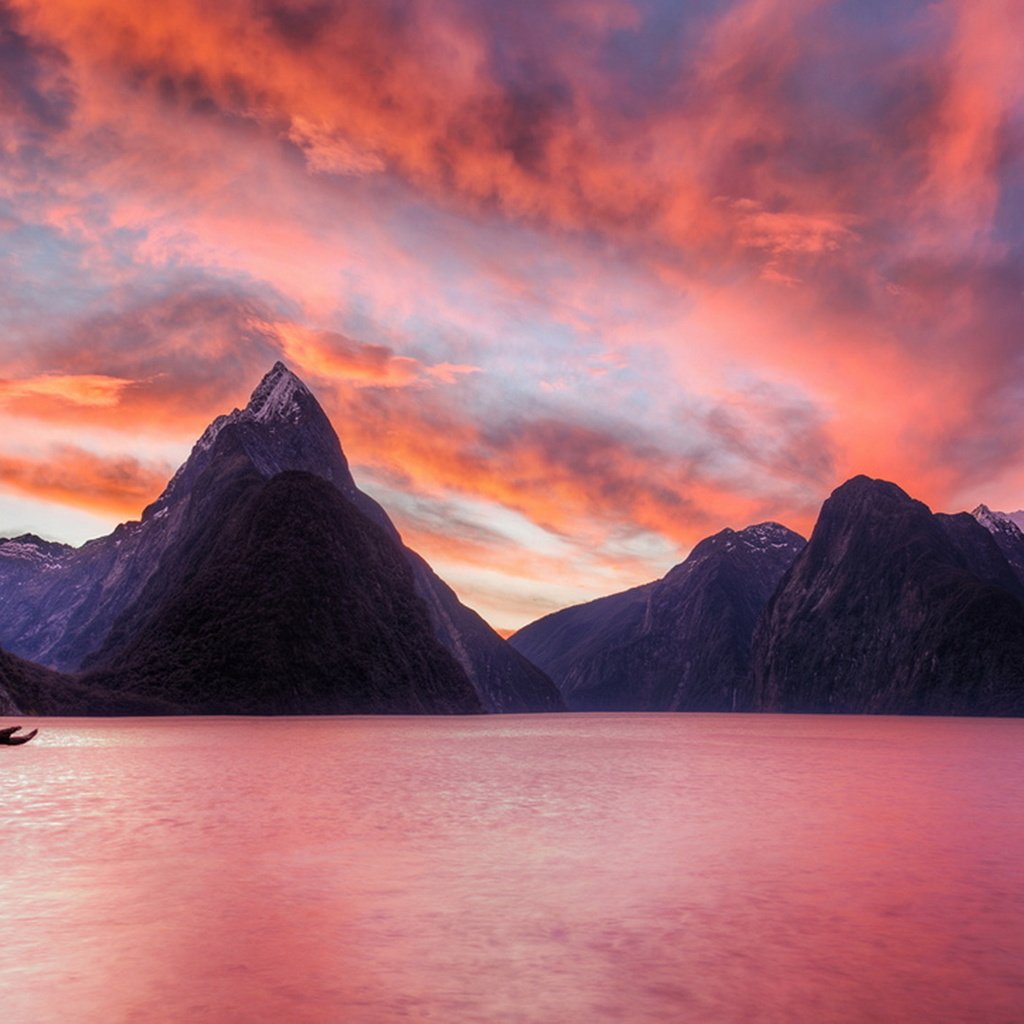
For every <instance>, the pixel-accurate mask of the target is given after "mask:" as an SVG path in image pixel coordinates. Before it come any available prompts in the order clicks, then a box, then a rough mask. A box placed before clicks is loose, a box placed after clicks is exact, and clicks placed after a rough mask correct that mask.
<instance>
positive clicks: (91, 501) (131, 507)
mask: <svg viewBox="0 0 1024 1024" xmlns="http://www.w3.org/2000/svg"><path fill="white" fill-rule="evenodd" d="M170 472H171V467H169V466H166V465H164V466H146V465H143V464H142V463H140V462H139V461H138V460H137V459H134V458H132V457H130V456H120V457H113V458H111V457H107V456H100V455H96V454H95V453H93V452H90V451H86V450H85V449H82V448H77V447H75V446H73V445H62V446H59V447H54V448H53V449H51V450H50V451H49V452H48V453H47V455H46V457H45V458H29V457H25V456H18V455H11V454H0V487H3V488H10V489H11V490H14V491H18V492H19V493H21V494H26V495H29V496H30V497H33V498H42V499H44V500H46V501H55V502H59V503H62V504H67V505H74V506H76V507H78V508H85V509H89V510H92V511H95V512H102V513H107V514H112V515H116V516H122V517H135V516H138V514H139V512H140V511H141V509H142V508H144V507H145V506H146V505H147V504H149V502H151V501H152V500H153V499H154V498H156V497H157V495H159V493H160V492H161V490H163V488H164V486H165V484H166V483H167V480H168V478H169V476H170Z"/></svg>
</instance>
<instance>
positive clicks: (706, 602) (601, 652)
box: [511, 523, 804, 711]
mask: <svg viewBox="0 0 1024 1024" xmlns="http://www.w3.org/2000/svg"><path fill="white" fill-rule="evenodd" d="M803 544H804V541H803V539H802V538H801V537H799V536H798V535H797V534H795V533H793V532H792V531H791V530H787V529H786V528H785V527H783V526H779V525H778V524H776V523H763V524H761V525H760V526H752V527H748V528H747V529H745V530H742V531H740V532H739V533H737V532H735V531H733V530H723V531H722V532H721V533H718V534H716V535H715V536H713V537H709V538H707V539H706V540H704V541H701V543H700V544H698V545H697V547H695V548H694V550H693V551H692V552H691V554H690V556H689V557H688V558H687V559H686V560H685V561H684V562H683V563H681V564H680V565H678V566H676V567H675V568H674V569H673V570H672V571H671V572H669V573H668V574H667V575H666V576H665V577H664V578H663V579H661V580H658V581H657V582H655V583H649V584H647V585H646V586H643V587H637V588H634V589H633V590H628V591H625V592H624V593H621V594H613V595H611V596H610V597H605V598H601V599H600V600H598V601H593V602H590V603H589V604H586V605H580V606H577V607H574V608H567V609H565V610H564V611H560V612H555V613H554V614H553V615H549V616H546V617H545V618H543V619H540V620H538V621H537V622H535V623H532V624H531V625H529V626H527V627H525V628H524V629H522V630H520V631H519V632H518V633H516V634H515V635H514V636H513V637H512V638H511V643H512V644H513V646H515V647H516V648H517V649H518V650H520V651H521V652H522V653H524V654H525V655H526V656H527V657H529V658H531V659H532V660H534V661H535V662H536V663H537V664H539V665H540V666H541V668H543V669H545V670H546V671H547V672H548V673H549V674H551V676H552V678H554V679H555V681H556V683H557V684H558V685H559V688H560V689H561V691H562V695H563V697H564V698H565V700H566V703H567V704H568V705H569V707H570V708H571V709H573V710H580V711H728V710H744V709H747V708H749V707H750V706H751V701H752V696H751V692H750V685H749V679H750V641H751V636H752V634H753V631H754V625H755V623H756V621H757V618H758V615H759V614H760V612H761V610H762V608H763V607H764V605H765V603H766V602H767V600H768V598H769V597H770V596H771V594H772V592H773V591H774V590H775V587H776V585H777V584H778V582H779V579H780V578H781V577H782V574H783V573H784V572H785V571H786V569H787V568H788V567H789V565H790V564H791V562H792V561H793V559H794V558H795V557H796V555H797V554H798V553H799V551H800V550H801V548H802V547H803Z"/></svg>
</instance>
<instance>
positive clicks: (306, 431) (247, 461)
mask: <svg viewBox="0 0 1024 1024" xmlns="http://www.w3.org/2000/svg"><path fill="white" fill-rule="evenodd" d="M225 438H227V439H230V444H228V443H227V442H225V441H223V440H222V439H225ZM240 467H242V468H245V467H248V468H249V469H251V470H252V472H254V473H255V474H257V475H258V476H259V477H261V478H262V479H265V480H269V479H272V478H273V477H275V476H276V475H278V474H280V473H282V472H286V471H296V472H305V473H308V474H311V475H314V476H316V477H318V478H320V479H322V480H324V481H326V482H327V483H329V484H330V485H331V486H332V487H333V488H334V489H335V490H336V491H337V492H338V493H339V494H340V495H341V496H342V497H343V498H345V499H346V500H347V501H349V502H351V503H352V504H353V505H354V506H355V507H356V508H357V509H358V510H359V511H360V512H361V513H362V514H363V515H364V516H366V517H367V518H369V519H370V520H371V521H373V522H374V523H376V524H377V526H379V527H380V529H382V530H383V531H384V532H385V533H386V534H387V535H388V536H389V538H390V539H391V541H392V542H393V543H394V544H395V545H396V546H397V547H398V548H399V550H400V551H401V553H402V556H403V558H404V559H405V560H406V562H407V563H408V565H409V567H410V569H411V571H412V575H413V581H414V587H415V590H416V593H417V594H418V595H419V597H420V599H421V600H422V601H423V602H424V603H425V604H426V607H427V613H428V615H429V618H430V623H431V628H432V630H433V632H434V635H435V636H436V637H437V639H438V640H440V642H441V643H442V644H443V645H444V646H445V647H446V648H447V649H448V650H449V651H450V652H451V653H452V655H453V656H454V657H455V659H456V661H458V662H459V664H460V665H461V666H462V669H463V671H464V672H465V674H466V675H467V676H468V678H469V679H470V681H471V683H472V684H473V686H474V688H475V690H476V692H477V693H478V695H479V698H480V703H481V704H482V705H483V707H484V708H485V709H486V710H488V711H548V710H558V709H560V708H561V707H562V702H561V699H560V697H559V696H558V692H557V690H556V689H555V687H554V685H553V684H552V683H551V681H550V680H549V679H548V678H547V677H546V676H545V675H544V674H543V673H542V672H541V671H540V670H538V669H537V668H535V667H534V666H533V665H531V664H530V663H529V662H527V661H526V660H525V659H524V658H523V657H522V656H521V655H519V654H518V653H517V652H516V651H514V650H513V649H512V648H511V647H509V646H508V645H507V644H506V643H505V641H503V640H502V639H501V638H500V637H499V636H498V635H497V634H496V633H495V632H494V631H493V630H491V629H490V627H489V626H487V624H486V623H485V622H484V621H483V620H482V619H481V618H480V617H479V616H478V615H477V614H476V613H475V612H473V611H471V610H470V609H468V608H466V607H465V606H464V605H462V604H461V603H460V602H459V600H458V599H457V597H456V596H455V594H454V593H453V592H452V591H451V589H450V588H449V587H447V586H446V585H445V584H444V583H443V582H442V581H441V580H440V579H439V578H438V577H437V576H436V575H435V574H434V573H433V571H432V570H431V569H430V567H429V565H427V563H426V562H425V561H424V560H423V559H422V558H420V557H419V556H418V555H417V554H416V553H415V552H412V551H410V550H409V549H407V548H405V547H404V545H402V544H401V539H400V537H399V535H398V532H397V531H396V530H395V528H394V526H393V524H392V523H391V521H390V519H389V518H388V517H387V514H386V513H385V512H384V510H383V509H382V508H381V507H380V506H379V505H378V504H377V503H376V502H375V501H373V499H372V498H370V497H369V496H368V495H366V494H364V493H363V492H361V491H360V490H359V489H358V488H357V487H356V485H355V482H354V481H353V479H352V475H351V473H350V471H349V467H348V463H347V461H346V459H345V456H344V453H343V452H342V448H341V444H340V442H339V440H338V436H337V434H336V433H335V431H334V428H333V427H332V426H331V423H330V421H329V420H328V418H327V416H326V414H325V413H324V411H323V409H322V408H321V407H320V405H319V403H318V402H317V400H316V398H315V397H314V395H313V394H312V392H311V391H310V390H309V389H308V388H307V387H306V385H305V384H304V383H303V382H302V381H301V380H299V378H298V377H296V376H295V374H293V373H292V372H291V371H290V370H288V368H287V367H286V366H285V365H284V364H283V363H280V362H279V363H276V364H275V365H274V366H273V368H272V369H271V370H270V371H269V372H268V373H267V374H266V376H265V377H264V378H263V379H262V380H261V381H260V383H259V385H258V386H257V387H256V389H255V391H253V393H252V397H251V399H250V401H249V403H248V404H247V405H246V407H245V408H244V409H235V410H233V411H232V412H231V413H229V414H227V415H224V416H219V417H217V419H215V420H214V421H213V422H212V423H211V424H210V425H209V427H207V429H206V430H205V431H204V433H203V435H202V436H201V437H200V439H199V440H198V442H197V443H196V445H195V446H194V448H193V449H192V453H191V454H190V456H189V458H188V460H187V461H186V462H185V463H184V464H183V465H182V467H181V468H180V469H179V470H178V471H177V473H175V475H174V477H173V478H172V479H171V481H170V482H169V483H168V485H167V487H166V489H165V490H164V492H163V494H161V495H160V497H159V498H158V499H157V500H156V501H155V502H153V504H152V505H150V506H149V507H148V508H147V509H146V510H145V511H144V512H143V514H142V518H141V521H139V522H131V523H125V524H122V525H121V526H119V527H117V529H116V530H114V532H113V533H112V534H110V535H109V536H107V537H102V538H99V539H98V540H94V541H89V542H88V543H86V544H84V545H83V546H82V547H80V548H67V547H65V546H56V547H54V548H45V549H44V548H43V547H42V546H41V545H43V544H45V542H39V541H38V538H33V539H31V540H27V539H26V538H18V539H16V540H14V541H7V542H4V543H0V646H2V647H4V648H6V649H8V650H10V651H12V652H13V653H14V654H16V655H19V656H21V657H22V658H26V659H30V660H32V661H36V662H39V663H41V664H43V665H46V666H48V667H51V668H54V669H58V670H61V671H66V672H67V671H77V670H78V669H80V668H82V667H83V666H90V665H91V666H96V665H97V664H99V663H100V662H99V661H98V660H97V659H98V655H99V652H101V651H103V652H104V653H103V657H104V658H105V659H109V658H110V657H112V656H113V647H112V643H113V640H112V638H113V637H118V638H120V641H119V642H126V636H127V634H126V632H125V631H126V629H127V628H128V625H127V624H128V623H138V622H139V621H141V620H140V614H141V613H140V612H139V607H140V606H139V602H140V601H141V600H142V598H143V594H144V593H146V592H147V588H148V587H149V584H150V583H151V581H152V580H154V578H155V577H156V576H157V575H158V574H159V575H167V574H168V573H170V575H172V576H173V575H174V574H173V572H172V571H171V570H172V569H173V566H172V567H170V568H169V567H168V565H167V564H165V560H166V559H167V558H168V557H169V554H170V552H172V551H177V552H180V551H181V541H182V538H184V537H185V536H187V535H190V534H191V533H192V532H193V531H195V530H196V529H198V528H199V527H200V525H201V522H202V519H203V516H204V510H205V509H207V507H208V503H207V501H206V499H205V497H204V496H203V495H205V491H204V492H203V495H199V494H197V490H196V488H197V484H198V482H199V481H200V480H204V481H206V484H205V485H204V486H205V487H206V490H208V489H209V484H210V481H212V480H214V479H216V477H217V476H218V475H220V474H221V473H234V472H236V471H238V470H239V468H240ZM150 595H151V591H150ZM149 600H150V598H149V597H148V598H147V599H146V601H147V602H148V601H149ZM144 603H145V602H144Z"/></svg>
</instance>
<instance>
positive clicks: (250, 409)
mask: <svg viewBox="0 0 1024 1024" xmlns="http://www.w3.org/2000/svg"><path fill="white" fill-rule="evenodd" d="M300 395H301V396H303V398H308V399H310V400H312V401H314V402H315V401H316V399H315V398H313V393H312V392H311V391H310V390H309V388H307V387H306V385H305V384H304V383H303V382H302V380H300V379H299V377H297V376H296V375H295V374H294V373H293V372H292V371H291V370H289V369H288V367H287V366H285V364H284V363H282V362H281V360H280V359H279V360H278V361H277V362H276V363H274V365H273V366H272V367H271V368H270V369H269V370H268V371H267V373H266V374H264V376H263V379H262V380H261V381H260V382H259V384H257V385H256V389H255V390H254V391H253V393H252V397H251V398H250V399H249V404H248V405H247V406H246V407H245V408H244V409H243V410H242V411H241V412H240V413H239V414H238V415H239V416H240V417H241V416H248V417H252V419H254V420H256V421H257V422H259V423H269V422H271V421H272V420H277V421H281V422H286V423H294V422H296V421H297V420H298V418H299V417H300V416H301V415H302V401H301V400H300V399H299V396H300ZM232 415H234V414H232Z"/></svg>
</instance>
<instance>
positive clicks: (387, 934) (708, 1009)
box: [0, 715, 1024, 1024]
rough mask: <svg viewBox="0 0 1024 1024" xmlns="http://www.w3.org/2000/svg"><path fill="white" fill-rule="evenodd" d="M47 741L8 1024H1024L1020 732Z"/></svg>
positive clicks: (9, 914) (727, 722) (246, 729)
mask: <svg viewBox="0 0 1024 1024" xmlns="http://www.w3.org/2000/svg"><path fill="white" fill-rule="evenodd" d="M26 724H28V723H26ZM38 724H39V725H40V726H41V727H42V729H43V732H42V734H41V735H40V736H39V738H38V739H37V740H36V741H35V742H34V743H32V744H30V745H28V746H26V747H20V748H0V901H2V902H0V906H2V908H3V918H4V925H3V938H2V942H0V1006H2V1008H0V1017H2V1019H3V1020H4V1021H5V1022H8V1024H22V1022H24V1024H49V1022H51V1021H52V1022H56V1021H61V1022H65V1021H87V1022H92V1021H103V1022H119V1021H140V1022H147V1024H148V1022H153V1021H168V1022H171V1021H173V1022H181V1021H189V1022H210V1021H216V1022H221V1021H231V1022H234V1021H237V1022H262V1021H275V1022H277V1021H295V1022H306V1021H309V1022H333V1021H338V1022H343V1021H344V1022H360V1021H438V1022H444V1024H451V1022H462V1021H480V1022H488V1024H490V1022H504V1021H510V1022H511V1021H543V1022H552V1024H555V1022H557V1024H564V1022H568V1024H575V1022H590V1021H659V1022H662V1021H694V1022H701V1024H704V1022H708V1024H714V1022H726V1021H727V1022H733V1021H735V1022H741V1021H742V1022H749V1021H765V1022H774V1021H779V1022H787V1024H788V1022H793V1021H796V1022H808V1024H811V1022H813V1024H819V1022H828V1021H865V1022H867V1021H929V1022H933V1021H971V1022H1003V1021H1005V1022H1011V1021H1012V1022H1019V1021H1021V1020H1024V721H1006V720H992V721H982V720H965V719H893V718H820V717H777V716H760V717H755V716H743V715H735V716H723V715H663V716H655V715H589V716H582V715H564V716H535V717H525V716H524V717H510V718H471V719H412V718H403V719H382V718H372V719H365V718H364V719H352V718H348V719H346V718H333V719H323V718H320V719H284V720H281V719H278V720H267V719H222V718H207V719H198V720H197V719H170V720H139V719H132V720H113V721H97V720H95V719H93V720H70V719H58V720H54V719H51V720H48V721H44V722H40V723H38Z"/></svg>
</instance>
